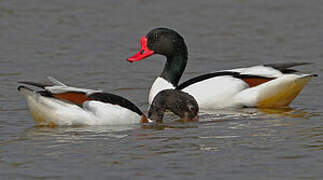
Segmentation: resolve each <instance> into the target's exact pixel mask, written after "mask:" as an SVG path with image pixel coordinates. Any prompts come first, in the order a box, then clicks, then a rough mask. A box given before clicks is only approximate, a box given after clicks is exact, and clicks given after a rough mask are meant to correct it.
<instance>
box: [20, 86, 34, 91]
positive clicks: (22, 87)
mask: <svg viewBox="0 0 323 180" xmlns="http://www.w3.org/2000/svg"><path fill="white" fill-rule="evenodd" d="M21 89H28V90H30V91H33V90H32V89H30V88H29V87H26V86H18V87H17V90H18V91H21Z"/></svg>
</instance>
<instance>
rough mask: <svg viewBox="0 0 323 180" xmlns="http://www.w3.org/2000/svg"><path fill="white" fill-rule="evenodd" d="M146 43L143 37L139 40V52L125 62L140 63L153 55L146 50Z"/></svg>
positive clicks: (150, 51) (151, 51) (152, 52)
mask: <svg viewBox="0 0 323 180" xmlns="http://www.w3.org/2000/svg"><path fill="white" fill-rule="evenodd" d="M147 42H148V40H147V38H146V37H145V36H143V37H142V38H141V39H140V45H141V48H140V50H139V51H138V52H137V53H136V54H134V55H133V56H131V57H130V58H128V59H127V60H128V61H129V62H131V63H132V62H136V61H140V60H142V59H145V58H146V57H149V56H151V55H153V54H154V53H155V52H154V51H153V50H150V49H149V48H148V46H147Z"/></svg>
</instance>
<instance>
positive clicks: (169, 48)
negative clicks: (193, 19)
mask: <svg viewBox="0 0 323 180" xmlns="http://www.w3.org/2000/svg"><path fill="white" fill-rule="evenodd" d="M140 42H141V49H140V50H139V52H137V53H136V54H134V55H133V56H132V57H130V58H128V59H127V60H128V61H130V62H135V61H139V60H142V59H144V58H147V57H149V56H151V55H153V54H160V55H163V56H166V58H167V61H166V65H165V67H164V69H163V71H162V73H161V74H160V75H159V77H157V79H156V80H155V82H154V83H153V85H152V87H151V89H150V93H149V99H148V102H149V104H151V103H152V101H153V99H154V97H155V96H156V95H157V94H158V92H160V91H162V90H163V89H170V88H172V89H178V90H182V91H184V92H187V93H189V94H190V95H192V96H193V97H194V98H195V99H196V101H197V102H198V105H199V107H200V109H217V108H227V107H258V108H280V107H286V106H288V105H289V104H290V103H291V102H292V100H293V99H294V98H295V97H296V96H297V95H298V94H299V92H300V91H301V90H302V89H303V88H304V86H305V85H306V84H307V83H308V82H309V81H310V80H311V78H312V77H313V76H315V75H314V74H296V70H293V69H291V68H292V67H294V66H299V65H304V64H310V63H281V64H266V65H258V66H252V67H247V68H239V69H231V70H222V71H216V72H213V73H208V74H204V75H200V76H198V77H195V78H193V79H190V80H188V81H186V82H183V83H181V84H178V83H179V80H180V78H181V76H182V74H183V71H184V69H185V66H186V63H187V56H188V53H187V47H186V44H185V42H184V39H183V37H182V36H181V35H179V34H178V33H177V32H176V31H174V30H171V29H168V28H156V29H153V30H151V31H150V32H149V33H148V34H147V35H146V36H143V37H142V38H141V41H140Z"/></svg>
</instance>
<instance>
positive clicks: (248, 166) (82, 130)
mask: <svg viewBox="0 0 323 180" xmlns="http://www.w3.org/2000/svg"><path fill="white" fill-rule="evenodd" d="M322 12H323V1H320V0H308V1H304V0H285V1H265V0H221V1H211V0H207V1H202V2H199V1H191V0H188V1H184V0H180V1H168V0H167V1H148V0H123V1H120V0H110V1H104V0H95V1H86V0H79V1H73V0H50V1H41V0H30V1H23V0H1V1H0V45H1V47H0V85H1V89H0V177H1V179H112V178H114V179H153V178H155V179H323V171H322V170H323V169H322V167H323V121H322V113H323V111H322V108H323V101H322V100H323V99H322V82H323V80H322V78H321V77H322V71H323V69H322V65H323V61H322V59H323V13H322ZM161 26H163V27H170V28H174V29H176V30H177V31H178V32H180V33H181V34H182V35H183V36H184V38H185V40H186V43H187V45H188V47H189V52H190V54H189V64H188V65H187V69H186V71H185V73H184V76H183V77H182V80H186V79H188V78H190V77H193V76H196V75H199V74H203V73H206V72H212V71H215V70H220V69H230V68H236V67H243V66H248V65H255V64H262V63H275V62H294V61H296V62H303V61H308V62H312V63H315V64H314V65H309V66H304V67H300V68H298V69H300V70H302V71H304V72H315V73H317V74H318V75H319V77H317V78H314V79H313V81H312V82H310V83H309V85H308V86H307V87H306V88H305V89H304V91H303V92H302V93H301V94H300V95H299V96H298V97H297V99H296V100H295V101H294V102H293V103H292V105H291V110H289V111H275V112H263V111H259V110H256V109H247V110H246V109H242V110H235V111H233V112H229V111H226V112H220V111H219V112H212V113H209V114H201V117H200V119H201V122H199V123H195V124H194V123H193V124H172V123H171V125H172V126H176V127H177V128H170V127H168V128H148V129H143V128H141V127H140V126H139V125H133V126H93V127H92V126H91V127H60V128H37V127H34V124H33V121H32V119H31V117H30V115H29V112H28V109H27V106H26V103H25V101H24V99H23V98H22V97H21V96H20V94H18V92H17V91H16V87H17V83H16V82H17V81H22V80H33V81H44V80H45V78H46V76H48V75H51V76H54V77H56V78H57V79H59V80H61V81H63V82H66V83H67V84H70V85H74V86H78V87H88V88H95V89H104V90H105V91H107V92H112V93H115V94H119V95H122V96H124V97H127V98H128V99H130V100H131V101H132V102H134V103H135V104H136V105H138V106H139V107H140V108H141V109H147V96H148V91H149V88H150V85H151V84H152V82H153V80H154V79H155V77H156V76H157V75H158V74H159V73H160V71H161V68H162V66H163V64H164V60H163V57H161V56H153V57H151V58H149V59H147V60H144V61H142V62H139V63H136V64H130V63H128V62H126V58H127V57H129V56H131V55H132V54H133V53H135V52H136V51H137V50H138V48H139V40H140V37H141V36H143V35H144V34H146V32H147V31H149V30H150V29H152V28H154V27H161Z"/></svg>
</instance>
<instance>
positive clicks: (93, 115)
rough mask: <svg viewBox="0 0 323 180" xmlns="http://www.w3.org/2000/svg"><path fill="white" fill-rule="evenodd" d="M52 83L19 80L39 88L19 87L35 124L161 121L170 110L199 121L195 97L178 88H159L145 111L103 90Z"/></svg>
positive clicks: (106, 123) (188, 119)
mask: <svg viewBox="0 0 323 180" xmlns="http://www.w3.org/2000/svg"><path fill="white" fill-rule="evenodd" d="M49 79H50V81H51V82H52V83H51V84H41V83H34V82H20V83H23V84H26V85H31V86H37V87H39V88H42V90H41V91H34V90H32V89H30V88H29V87H26V86H19V87H18V90H19V91H20V92H21V93H22V94H23V95H24V97H25V99H26V101H27V104H28V106H29V109H30V112H31V115H32V117H33V119H34V121H35V123H36V125H46V126H56V125H115V124H118V125H122V124H136V123H148V122H153V121H156V122H162V119H163V116H164V112H165V111H166V110H170V111H172V112H173V113H174V114H176V115H178V116H179V117H180V118H182V119H183V120H184V121H198V111H199V107H198V105H197V102H196V101H195V99H194V98H193V97H192V96H191V95H189V94H187V93H185V92H181V91H178V90H172V89H170V90H164V91H161V92H160V93H159V94H158V95H157V96H156V98H155V99H154V101H153V103H152V106H151V107H150V109H149V112H148V119H147V118H146V116H145V114H144V113H143V112H142V111H141V110H140V109H139V108H138V107H137V106H135V105H134V104H133V103H132V102H130V101H129V100H127V99H125V98H123V97H120V96H118V95H114V94H110V93H104V92H102V90H92V89H83V88H76V87H71V86H67V85H65V84H63V83H61V82H59V81H57V80H55V79H54V78H49Z"/></svg>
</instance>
